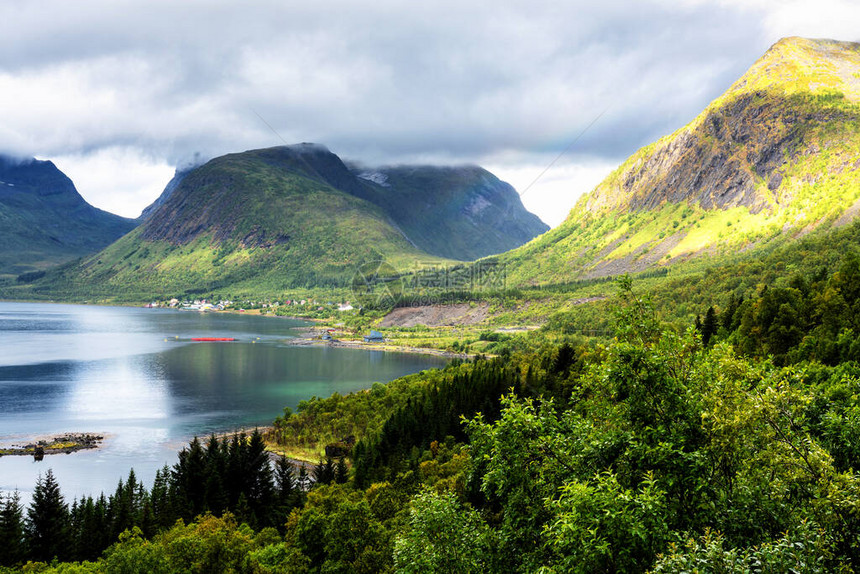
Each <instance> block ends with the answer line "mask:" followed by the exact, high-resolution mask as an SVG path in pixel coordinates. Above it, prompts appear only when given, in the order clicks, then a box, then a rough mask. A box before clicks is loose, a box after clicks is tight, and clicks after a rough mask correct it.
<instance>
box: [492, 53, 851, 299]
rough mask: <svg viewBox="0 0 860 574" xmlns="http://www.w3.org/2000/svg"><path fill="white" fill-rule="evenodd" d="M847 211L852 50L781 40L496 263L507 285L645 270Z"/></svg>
mask: <svg viewBox="0 0 860 574" xmlns="http://www.w3.org/2000/svg"><path fill="white" fill-rule="evenodd" d="M858 200H860V45H858V44H853V43H846V42H835V41H831V40H807V39H803V38H786V39H783V40H780V41H779V42H777V43H776V44H775V45H774V46H772V47H771V48H770V50H768V52H767V53H766V54H765V55H764V56H762V57H761V58H760V59H759V60H758V61H757V62H756V63H755V64H754V65H753V66H752V67H751V68H750V69H749V70H748V71H747V72H746V73H745V74H744V75H743V76H742V77H741V78H740V79H739V80H737V81H736V82H735V83H734V84H733V85H732V86H731V87H730V88H729V89H728V90H727V91H726V92H725V94H723V95H722V96H720V97H719V98H718V99H716V100H715V101H714V102H712V103H711V104H710V105H709V106H708V107H707V108H706V109H705V110H704V111H703V112H702V113H701V114H700V115H699V116H698V117H696V118H695V119H694V120H693V121H691V122H690V123H689V124H687V125H686V126H684V127H682V128H681V129H679V130H678V131H676V132H675V133H673V134H671V135H669V136H666V137H664V138H662V139H660V140H659V141H657V142H655V143H653V144H651V145H649V146H646V147H644V148H642V149H640V150H639V151H637V152H636V153H635V154H633V155H632V156H631V157H630V158H628V159H627V160H626V161H625V162H624V163H623V164H622V165H621V166H619V167H618V168H617V169H616V170H615V171H614V172H613V173H612V174H610V175H609V176H608V177H607V178H606V179H605V180H604V181H603V182H602V183H601V184H600V185H598V186H597V187H596V188H595V189H594V190H593V191H592V192H590V193H589V194H587V195H585V196H584V197H582V198H581V199H580V201H579V202H578V203H577V205H576V206H575V207H574V208H573V210H572V211H571V213H570V215H569V216H568V218H567V219H566V220H565V222H564V223H563V224H562V225H561V226H559V227H558V228H555V229H553V230H552V231H550V232H549V233H546V234H544V235H542V236H541V237H539V238H537V239H536V240H534V241H532V242H530V243H529V244H527V245H525V246H523V247H521V248H519V249H517V250H514V251H513V252H511V253H508V254H505V255H503V256H502V257H500V260H501V261H504V262H505V263H506V264H507V268H508V277H509V279H510V281H511V282H512V283H514V284H546V283H552V282H558V281H569V280H573V279H579V278H593V277H602V276H607V275H615V274H620V273H625V272H637V271H644V270H649V269H656V268H660V267H664V266H668V265H672V264H676V263H679V262H683V261H686V260H688V259H690V258H693V257H697V256H701V255H705V254H706V255H708V256H709V257H714V256H720V255H723V254H728V253H733V252H737V251H739V250H750V249H758V248H760V247H762V246H764V245H765V244H767V243H768V242H770V241H772V240H774V239H776V238H785V237H792V238H794V237H799V236H803V235H805V234H806V233H808V232H809V231H811V230H812V229H815V228H817V227H819V226H840V225H844V224H845V223H847V222H849V221H850V220H851V219H853V218H854V217H855V216H856V215H857V213H858V212H860V201H858Z"/></svg>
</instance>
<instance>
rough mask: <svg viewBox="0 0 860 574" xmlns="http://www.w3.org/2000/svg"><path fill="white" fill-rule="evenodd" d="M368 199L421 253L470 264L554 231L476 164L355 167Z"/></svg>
mask: <svg viewBox="0 0 860 574" xmlns="http://www.w3.org/2000/svg"><path fill="white" fill-rule="evenodd" d="M353 171H354V172H355V173H356V174H357V175H358V177H360V178H362V179H363V180H365V181H366V182H367V183H366V186H367V191H365V192H364V193H365V195H364V197H366V198H367V199H368V200H370V201H372V202H374V203H375V204H376V205H378V206H379V207H381V208H382V209H384V210H385V212H386V213H387V214H388V215H389V217H391V219H392V220H393V221H395V222H396V223H397V225H398V227H400V229H402V230H403V232H404V233H405V234H406V235H408V236H409V238H410V239H411V240H412V241H413V242H414V243H415V244H416V245H417V246H419V247H420V248H421V249H423V250H425V251H427V252H428V253H433V254H435V255H439V256H441V257H447V258H450V259H459V260H462V261H471V260H474V259H479V258H481V257H486V256H488V255H494V254H496V253H502V252H504V251H509V250H511V249H514V248H516V247H519V246H520V245H522V244H524V243H526V242H527V241H529V240H531V239H533V238H534V237H536V236H538V235H540V234H541V233H544V232H546V231H548V230H549V227H548V226H547V225H546V224H545V223H544V222H542V221H541V220H540V219H539V218H538V217H537V216H536V215H534V214H532V213H530V212H528V211H527V210H526V209H525V207H523V204H522V202H521V201H520V196H519V195H518V194H517V192H516V190H515V189H514V188H513V187H511V186H510V185H509V184H507V183H505V182H503V181H500V180H499V179H498V178H497V177H496V176H494V175H493V174H492V173H490V172H488V171H487V170H485V169H482V168H480V167H477V166H459V167H436V166H395V167H380V168H374V169H362V168H354V169H353Z"/></svg>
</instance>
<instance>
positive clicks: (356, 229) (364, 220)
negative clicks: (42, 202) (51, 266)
mask: <svg viewBox="0 0 860 574" xmlns="http://www.w3.org/2000/svg"><path fill="white" fill-rule="evenodd" d="M363 182H364V180H361V179H360V178H358V177H356V176H355V175H353V174H352V172H350V171H349V169H348V168H347V167H346V166H345V165H344V164H343V162H342V161H340V159H339V158H338V157H337V156H336V155H334V154H332V153H331V152H329V151H328V150H326V149H325V148H323V147H321V146H315V145H310V144H303V145H299V146H289V147H276V148H269V149H261V150H253V151H247V152H243V153H235V154H229V155H225V156H222V157H218V158H215V159H213V160H211V161H209V162H207V163H206V164H204V165H202V166H200V167H198V168H196V169H193V170H192V171H190V172H189V173H187V174H185V175H184V177H182V178H181V181H179V182H178V184H177V185H176V186H175V189H173V191H172V193H169V194H167V195H168V196H167V197H166V198H165V200H164V201H163V203H162V204H161V205H160V206H157V207H155V208H154V209H153V210H152V211H151V212H150V213H149V215H148V216H147V217H146V218H145V219H144V220H143V222H142V223H141V224H140V225H139V226H138V227H137V228H135V229H134V230H133V231H132V232H131V233H129V234H128V235H126V236H124V237H123V238H121V239H120V240H119V241H117V242H115V243H113V244H112V245H110V246H108V247H107V248H106V249H104V250H102V251H101V252H99V253H97V254H95V255H93V256H90V257H88V258H86V259H84V260H83V261H82V262H80V263H76V264H71V265H68V266H66V267H64V268H62V269H59V270H57V271H55V272H53V273H49V274H48V276H47V277H46V278H45V279H44V280H43V281H42V282H40V284H39V285H38V286H37V287H36V289H37V290H38V289H42V290H43V291H44V292H50V293H58V294H59V296H64V295H65V296H70V297H74V296H76V294H86V296H100V297H109V298H119V299H123V298H125V299H141V298H143V299H145V298H148V297H151V296H155V295H159V294H161V295H168V294H179V293H211V292H213V291H218V292H220V293H223V294H234V293H250V294H260V293H266V294H278V293H282V291H283V289H285V288H290V287H303V286H314V287H325V286H345V285H348V284H349V283H350V280H351V279H352V278H353V276H354V275H355V273H356V270H358V269H360V268H361V266H362V265H363V264H366V263H370V262H373V261H379V260H385V261H387V262H389V263H390V264H391V265H392V266H394V267H395V268H398V269H412V268H414V267H415V265H416V264H417V262H420V263H422V264H423V263H427V264H442V263H445V262H446V260H444V259H442V258H439V257H433V256H431V255H429V254H427V253H425V252H424V251H421V250H420V249H418V248H417V247H415V246H414V245H413V243H412V242H410V241H409V239H408V238H407V237H406V236H404V234H403V233H402V232H401V231H400V230H399V229H398V228H397V227H396V226H395V225H393V224H392V223H391V222H390V220H389V217H388V216H387V215H386V213H385V212H384V211H383V210H382V209H381V208H379V207H378V206H376V205H374V204H373V203H371V202H369V201H367V200H366V199H363V198H361V197H359V196H358V195H360V194H362V193H364V192H365V185H364V183H363Z"/></svg>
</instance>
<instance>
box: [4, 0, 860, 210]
mask: <svg viewBox="0 0 860 574" xmlns="http://www.w3.org/2000/svg"><path fill="white" fill-rule="evenodd" d="M826 1H827V2H828V3H829V8H830V9H831V10H834V11H835V12H831V13H830V15H829V16H828V15H824V14H825V11H822V13H821V14H819V13H817V12H816V11H815V10H813V7H815V6H818V5H819V4H818V3H812V2H800V1H793V2H792V1H789V2H766V1H759V2H752V3H747V2H741V1H740V0H724V1H714V2H705V1H687V2H676V1H672V2H669V1H668V0H649V1H643V2H637V3H630V2H620V1H614V0H608V1H605V2H600V3H594V2H586V1H584V0H581V1H572V2H560V3H534V2H526V1H521V0H514V1H503V2H495V3H491V2H482V1H466V2H463V1H462V0H461V1H457V2H455V1H453V0H438V1H435V2H425V3H405V2H395V1H392V0H382V1H380V2H375V3H371V4H368V3H355V2H348V1H346V0H343V1H331V0H322V1H320V2H314V3H283V2H277V1H275V0H271V1H260V2H255V3H252V4H248V3H231V2H203V1H200V0H191V1H187V2H168V1H167V0H153V1H151V2H147V3H139V2H131V1H130V0H117V1H110V2H108V1H107V0H81V1H80V2H75V3H69V2H65V1H62V0H48V1H47V2H43V3H38V5H37V4H32V3H17V2H15V3H13V2H8V3H4V4H2V5H0V93H2V94H3V97H2V98H0V117H2V118H3V121H2V122H0V150H2V151H5V152H14V153H16V154H29V155H38V156H40V157H50V158H54V157H58V156H62V157H64V158H66V165H68V166H69V168H70V169H72V170H73V171H74V170H75V168H74V167H73V166H74V164H76V163H79V164H80V165H81V166H83V165H88V166H89V167H91V168H92V169H99V170H105V171H104V174H106V175H104V176H100V177H95V176H93V177H92V178H91V181H90V183H89V184H87V186H84V185H83V183H79V187H80V188H82V191H84V188H85V187H90V186H92V188H91V192H90V194H89V195H88V198H89V197H92V201H93V202H94V203H95V204H96V205H98V206H102V207H104V206H107V205H115V204H120V203H123V201H122V200H114V199H113V198H112V197H111V196H116V195H122V196H124V197H128V201H127V202H126V203H128V204H129V205H130V204H135V207H134V209H137V210H139V208H141V207H143V206H144V205H145V204H144V205H139V206H138V205H137V204H136V202H139V201H144V200H143V199H142V198H143V197H144V196H146V197H149V200H150V201H151V200H153V199H155V197H156V196H157V195H158V193H159V192H160V189H152V188H151V187H152V185H153V184H152V183H151V182H150V181H148V180H147V181H146V182H145V183H144V181H143V180H145V179H146V178H145V177H141V178H140V181H139V184H140V185H141V186H143V185H146V186H147V187H146V189H143V188H141V189H139V190H138V191H136V192H134V193H133V192H132V191H131V188H132V185H131V184H130V183H129V184H128V185H126V184H125V183H120V182H115V183H114V184H113V185H111V184H110V181H109V176H110V177H113V176H114V175H116V176H119V177H123V171H122V170H119V169H115V168H109V167H108V165H107V164H108V162H109V160H110V158H117V159H119V160H121V161H123V162H125V163H124V168H125V176H124V177H126V178H128V179H129V180H132V179H135V178H136V177H137V176H135V175H132V174H133V173H134V172H136V171H138V170H140V171H141V172H142V173H149V174H152V173H155V172H152V171H148V170H149V167H151V166H152V165H160V166H163V165H173V166H175V165H180V164H183V163H185V162H187V161H189V160H190V159H191V158H193V157H194V154H201V155H202V156H204V157H213V156H215V155H220V154H223V153H227V152H233V151H240V150H243V149H251V148H258V147H266V146H271V145H280V144H281V143H283V141H286V142H289V143H293V142H299V141H316V142H320V143H324V144H326V145H328V146H329V147H330V148H331V149H332V151H334V152H335V153H338V154H339V155H341V156H342V157H345V158H351V159H358V160H362V161H363V162H364V163H379V164H389V163H402V162H405V161H409V160H412V159H415V158H423V159H424V160H428V161H437V162H455V163H464V162H471V163H482V164H485V163H488V162H491V161H496V163H495V164H494V165H497V166H498V168H499V169H502V170H511V171H512V172H513V171H516V170H518V169H521V168H522V169H525V168H526V167H527V166H530V165H541V164H542V165H546V164H548V163H549V161H551V160H552V158H554V157H555V156H556V155H557V154H558V153H559V151H561V150H563V149H565V147H566V146H567V145H568V144H569V143H570V142H571V141H572V140H573V138H574V137H575V136H576V134H578V133H579V132H580V131H581V129H582V127H583V126H584V125H586V124H588V122H590V121H591V120H592V119H593V118H594V117H595V116H596V115H597V114H599V113H600V112H601V111H603V110H607V112H606V114H605V116H604V117H602V118H601V120H600V121H599V122H598V123H597V124H595V126H594V127H593V128H592V129H590V130H589V132H588V134H586V136H585V137H583V138H582V140H581V141H579V142H578V143H577V145H576V147H575V148H574V149H573V150H572V151H571V153H572V154H578V156H577V157H579V158H589V159H588V161H590V162H592V165H594V166H603V165H605V164H608V163H611V162H616V161H618V160H619V159H623V158H624V157H626V156H627V155H629V154H630V153H632V152H633V151H635V150H636V149H637V148H638V147H640V146H642V145H645V144H647V143H649V142H650V141H652V140H654V139H656V138H657V137H659V136H661V135H664V134H666V133H670V132H671V131H673V130H674V129H676V128H678V127H680V126H681V125H683V124H684V123H686V122H687V121H689V120H690V119H691V118H692V117H694V116H695V115H696V114H697V113H698V112H699V111H700V110H701V109H702V108H703V107H704V106H705V105H706V104H707V103H708V102H709V101H710V100H711V99H712V98H714V97H716V96H717V95H719V94H720V93H721V92H722V91H723V90H724V89H725V88H726V87H728V85H729V84H731V82H732V81H733V80H734V79H736V78H737V77H738V76H739V75H740V74H742V73H743V71H744V70H745V69H746V68H747V67H748V66H749V65H750V64H751V63H752V62H753V61H754V60H755V59H756V58H757V57H758V56H759V55H761V54H762V53H763V52H764V51H765V49H766V48H767V47H768V46H769V45H770V44H771V43H773V42H774V41H776V40H777V39H778V38H779V37H780V36H783V35H787V34H795V33H801V34H802V33H805V31H808V32H809V33H811V34H814V35H828V34H829V33H830V31H833V33H834V34H848V33H851V34H854V32H852V31H851V30H850V29H849V28H848V26H849V24H850V23H851V22H856V21H858V18H857V13H856V10H857V9H856V8H853V7H851V6H850V5H849V4H847V3H845V2H836V1H835V0H826ZM840 14H842V15H849V16H851V17H852V19H850V20H848V19H842V20H840V21H839V22H836V21H837V20H839V15H840ZM829 18H832V19H833V21H830V20H829ZM783 30H785V32H783ZM841 37H842V39H845V38H844V36H841ZM261 118H262V120H261ZM270 127H271V128H273V129H274V132H276V133H273V131H272V129H270ZM282 140H283V141H282ZM120 149H121V150H126V151H124V152H122V153H120V154H118V152H116V151H110V150H120ZM129 150H133V151H129ZM501 157H504V158H505V161H504V163H503V164H499V163H498V161H497V160H498V158H501ZM571 157H573V156H571ZM75 158H78V159H75ZM135 158H137V159H135ZM565 161H566V162H568V163H569V162H570V161H571V158H565ZM560 165H562V166H563V165H567V164H566V163H565V162H561V163H560ZM77 171H78V172H79V173H85V172H84V170H83V169H78V170H77ZM556 175H557V174H552V176H553V177H555V176H556ZM168 179H169V176H168ZM164 183H166V180H165V181H164V182H162V184H161V186H159V187H162V186H163V184H164ZM577 185H578V184H577V182H575V181H571V186H572V187H576V186H577ZM121 190H124V191H121ZM562 195H563V194H562ZM572 195H575V194H572ZM560 201H561V200H560ZM571 205H572V203H571V204H570V205H566V206H564V207H560V209H561V210H562V211H566V210H567V209H568V208H569V207H570V206H571Z"/></svg>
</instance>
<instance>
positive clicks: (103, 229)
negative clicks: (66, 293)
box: [0, 156, 135, 277]
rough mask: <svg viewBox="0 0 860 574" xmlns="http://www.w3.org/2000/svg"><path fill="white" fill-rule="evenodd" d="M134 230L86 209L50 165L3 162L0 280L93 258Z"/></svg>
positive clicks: (9, 159) (7, 159) (28, 161)
mask: <svg viewBox="0 0 860 574" xmlns="http://www.w3.org/2000/svg"><path fill="white" fill-rule="evenodd" d="M134 226H135V221H134V220H131V219H126V218H124V217H120V216H118V215H113V214H112V213H108V212H106V211H102V210H100V209H96V208H95V207H93V206H91V205H90V204H88V203H87V202H86V201H85V200H84V198H83V197H81V196H80V194H79V193H78V191H77V190H76V189H75V185H74V184H73V183H72V180H70V179H69V178H68V177H67V176H66V175H65V174H64V173H63V172H61V171H60V170H59V169H57V167H56V166H55V165H54V164H53V163H51V162H50V161H39V160H36V159H16V158H12V157H8V156H0V277H2V276H4V275H5V276H7V277H9V276H15V275H19V274H22V273H27V272H32V271H37V270H41V269H45V268H47V267H50V266H52V265H56V264H58V263H62V262H64V261H68V260H70V259H75V258H77V257H81V256H82V255H87V254H89V253H93V252H95V251H98V250H99V249H101V248H103V247H105V246H106V245H108V244H110V243H111V242H113V241H114V240H116V239H117V238H119V237H120V236H122V235H124V234H125V233H128V232H129V231H131V230H132V229H133V228H134Z"/></svg>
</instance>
